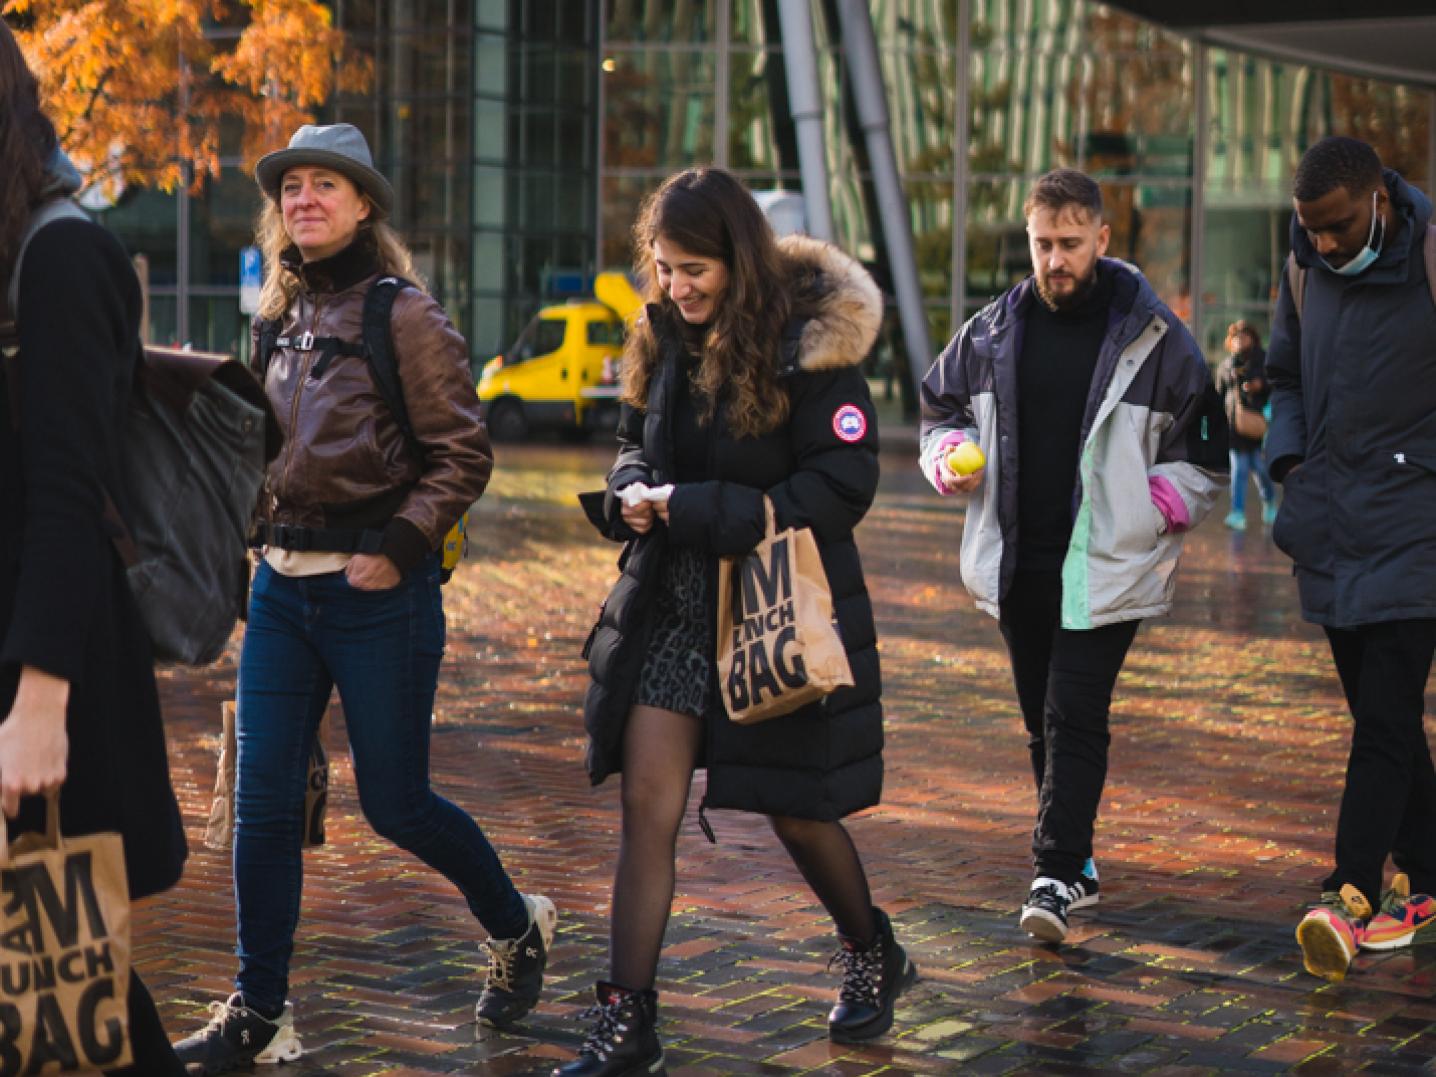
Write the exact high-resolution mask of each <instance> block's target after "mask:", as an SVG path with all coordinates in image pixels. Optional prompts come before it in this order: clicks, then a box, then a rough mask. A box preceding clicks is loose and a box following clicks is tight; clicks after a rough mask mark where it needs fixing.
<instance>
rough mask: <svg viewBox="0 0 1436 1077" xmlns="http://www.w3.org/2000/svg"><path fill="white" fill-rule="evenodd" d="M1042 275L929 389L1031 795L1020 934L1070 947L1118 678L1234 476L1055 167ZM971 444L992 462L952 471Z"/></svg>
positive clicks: (1037, 210)
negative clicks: (1024, 737) (995, 629)
mask: <svg viewBox="0 0 1436 1077" xmlns="http://www.w3.org/2000/svg"><path fill="white" fill-rule="evenodd" d="M1024 212H1025V215H1026V217H1027V233H1028V240H1029V246H1030V249H1031V254H1032V266H1033V276H1032V277H1029V278H1027V279H1026V280H1024V281H1022V283H1020V284H1018V285H1017V286H1015V287H1014V288H1012V289H1010V290H1009V291H1008V292H1007V293H1005V294H1004V295H1002V296H1000V297H998V298H997V299H996V300H995V301H994V302H992V303H990V304H989V305H988V306H987V307H985V308H984V309H983V310H981V311H979V312H978V313H977V315H976V316H974V317H973V318H972V319H971V320H970V321H969V322H968V323H967V324H966V325H964V326H963V327H962V329H961V331H960V332H959V333H958V334H957V336H956V337H955V338H954V339H953V341H952V342H951V343H950V344H949V345H948V346H947V348H946V350H944V351H943V353H942V354H941V355H940V356H939V357H938V358H937V361H936V362H935V363H933V365H932V368H931V369H930V370H929V371H928V373H927V376H926V377H925V378H924V379H923V384H922V458H921V467H922V470H923V474H924V475H926V476H927V478H928V480H929V481H930V482H932V484H933V486H934V487H936V488H937V490H938V492H939V493H941V494H944V495H951V494H967V495H971V496H970V499H969V501H968V505H967V515H966V518H965V520H964V523H963V532H962V552H961V570H962V582H963V584H964V585H965V586H966V587H967V589H968V591H970V592H971V593H972V595H973V597H974V598H975V599H976V600H977V604H978V606H979V607H980V608H982V609H983V610H985V611H986V612H988V613H990V614H992V615H993V616H995V617H997V618H998V623H999V626H1000V629H1001V631H1002V636H1003V639H1004V640H1005V641H1006V643H1007V649H1008V653H1009V656H1010V658H1011V661H1012V674H1013V679H1014V681H1015V682H1016V687H1017V698H1018V702H1019V705H1020V706H1021V710H1022V719H1023V723H1024V725H1025V726H1026V728H1027V733H1028V748H1029V751H1030V752H1031V756H1032V772H1033V778H1034V780H1035V781H1036V785H1037V791H1038V811H1037V826H1036V829H1035V830H1034V831H1033V841H1032V853H1033V860H1034V868H1035V878H1034V880H1033V883H1032V887H1031V890H1030V892H1029V894H1028V897H1027V901H1026V903H1025V904H1024V906H1023V909H1022V917H1021V924H1022V927H1023V928H1024V929H1025V930H1026V931H1027V932H1028V933H1029V934H1031V935H1033V936H1034V937H1036V938H1039V939H1042V940H1044V941H1047V942H1061V941H1063V940H1064V939H1065V938H1066V936H1067V914H1068V913H1069V911H1071V910H1072V909H1074V908H1082V907H1084V906H1088V905H1092V904H1095V903H1096V900H1097V888H1098V883H1097V870H1096V866H1095V864H1094V863H1093V861H1092V831H1093V826H1094V824H1095V821H1096V817H1097V807H1098V804H1099V802H1100V801H1101V798H1102V787H1103V785H1104V783H1105V781H1106V777H1107V747H1108V743H1109V741H1110V736H1109V733H1108V713H1109V711H1110V709H1111V702H1112V686H1113V684H1114V683H1115V682H1116V679H1117V674H1118V673H1119V672H1120V670H1121V668H1122V663H1123V661H1124V660H1125V658H1126V655H1127V650H1128V648H1129V647H1130V646H1131V644H1132V640H1133V638H1134V637H1135V636H1136V633H1137V626H1138V625H1139V624H1140V622H1141V621H1142V620H1143V619H1144V618H1147V617H1154V616H1159V615H1161V614H1164V613H1166V612H1167V611H1168V609H1169V608H1170V606H1171V601H1172V593H1173V590H1174V587H1175V582H1176V581H1175V573H1176V567H1177V559H1178V557H1179V556H1180V554H1181V550H1182V534H1183V532H1185V531H1187V530H1188V529H1190V528H1191V527H1193V526H1195V525H1196V524H1197V523H1198V522H1200V520H1201V519H1202V518H1203V517H1204V516H1205V515H1206V514H1207V512H1208V511H1210V509H1211V507H1212V505H1213V504H1214V502H1215V501H1216V498H1217V495H1218V493H1219V492H1220V490H1221V488H1222V487H1223V486H1225V485H1226V483H1227V472H1228V468H1229V464H1228V458H1227V452H1226V445H1227V431H1226V420H1225V417H1224V415H1223V413H1222V406H1221V399H1220V397H1219V396H1218V395H1217V393H1216V390H1215V388H1214V387H1213V385H1212V379H1211V375H1210V373H1209V372H1208V370H1207V366H1206V362H1205V360H1204V359H1203V357H1202V353H1201V351H1200V349H1199V348H1198V347H1197V344H1196V341H1194V340H1193V339H1192V336H1191V334H1190V333H1189V332H1188V331H1187V329H1186V327H1185V326H1184V325H1183V324H1182V322H1181V321H1180V320H1179V319H1178V318H1177V317H1176V315H1174V314H1173V313H1172V312H1171V310H1169V309H1168V308H1167V306H1166V305H1165V304H1163V303H1162V302H1161V300H1159V299H1158V298H1157V296H1156V294H1155V293H1154V292H1153V291H1152V289H1151V287H1150V286H1149V285H1148V284H1147V282H1146V280H1145V279H1144V278H1143V277H1142V275H1141V274H1140V273H1139V272H1138V271H1137V270H1136V269H1134V268H1133V267H1132V266H1129V265H1127V264H1126V263H1124V262H1120V261H1117V260H1115V259H1109V258H1104V257H1103V254H1104V253H1105V252H1106V249H1107V243H1108V240H1109V239H1110V235H1111V231H1110V228H1109V226H1108V225H1107V224H1106V222H1105V221H1104V220H1103V217H1102V195H1101V192H1100V190H1099V189H1098V187H1097V184H1096V183H1095V182H1093V181H1092V179H1091V178H1090V177H1088V176H1086V175H1084V174H1083V173H1081V172H1077V171H1074V170H1072V169H1058V170H1056V171H1054V172H1049V173H1048V174H1047V175H1045V176H1043V177H1042V178H1041V179H1039V180H1038V181H1037V183H1036V184H1035V186H1034V187H1033V189H1032V191H1031V193H1030V194H1029V195H1028V197H1027V201H1026V204H1025V206H1024ZM964 441H975V442H977V444H978V446H979V447H980V448H981V449H982V450H983V451H984V453H985V454H986V464H985V466H984V467H982V468H980V469H979V470H977V471H975V472H972V473H970V474H968V475H965V476H959V475H956V474H954V472H953V470H952V469H950V468H949V466H948V463H947V457H948V454H949V453H951V452H952V451H953V448H954V447H955V446H956V445H958V444H960V443H962V442H964Z"/></svg>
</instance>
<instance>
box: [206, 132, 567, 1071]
mask: <svg viewBox="0 0 1436 1077" xmlns="http://www.w3.org/2000/svg"><path fill="white" fill-rule="evenodd" d="M255 176H256V179H257V180H258V182H259V186H260V189H261V190H262V191H263V193H264V195H265V204H264V208H263V211H262V215H261V218H260V224H259V237H258V245H259V247H260V249H261V250H262V251H263V253H264V255H265V258H266V264H267V276H266V279H265V283H264V288H263V291H262V293H261V297H260V315H261V319H271V318H272V319H279V321H280V325H279V335H278V336H277V338H276V342H275V348H274V350H273V352H272V354H268V355H266V354H262V352H264V351H265V350H266V349H265V348H264V347H262V345H261V340H262V324H261V321H260V320H256V324H255V326H254V334H253V335H254V344H255V363H256V366H257V368H258V372H259V373H260V375H261V377H263V379H264V386H265V391H266V392H267V393H268V395H269V399H270V401H271V402H272V404H273V405H274V410H275V413H276V414H277V415H278V416H279V417H280V423H281V425H282V426H283V428H284V434H285V444H284V450H283V451H282V452H281V454H280V455H279V457H278V458H277V459H276V460H275V461H274V463H273V464H272V465H271V467H270V471H269V475H268V481H267V506H266V509H265V512H264V513H263V515H264V519H265V522H264V524H263V525H262V527H261V537H262V539H263V540H264V542H265V543H266V549H265V551H264V556H263V560H262V562H261V563H260V565H259V568H258V571H257V572H256V574H255V579H254V587H253V592H252V595H251V599H250V607H249V618H248V624H247V627H246V630H245V634H244V648H243V651H242V653H241V656H240V663H239V686H238V709H237V718H236V721H237V727H236V733H237V742H238V763H237V769H236V788H235V816H236V819H235V833H234V883H235V897H236V905H237V908H236V913H237V919H238V935H239V960H240V967H239V974H238V977H237V978H236V980H235V988H236V991H235V993H234V994H233V995H231V996H230V997H229V999H228V1000H227V1001H226V1002H216V1003H214V1004H213V1005H212V1007H211V1009H212V1010H213V1019H212V1020H211V1021H210V1022H209V1024H208V1025H207V1026H206V1027H205V1028H204V1029H203V1030H201V1031H200V1032H199V1033H197V1034H195V1035H194V1036H191V1037H189V1038H188V1039H186V1040H184V1041H183V1042H182V1043H180V1044H179V1045H178V1050H179V1053H180V1055H181V1057H182V1058H184V1059H185V1060H186V1062H188V1063H191V1068H192V1072H193V1073H196V1074H217V1073H227V1072H230V1071H232V1070H235V1069H241V1068H247V1067H248V1066H249V1065H250V1063H252V1062H275V1061H284V1060H292V1059H295V1058H298V1057H299V1056H300V1054H301V1053H302V1049H301V1046H300V1042H299V1039H298V1037H297V1036H296V1034H295V1031H294V1015H293V1007H292V1005H291V1004H290V1003H289V1002H288V1001H287V996H288V992H289V965H290V958H291V955H292V952H293V948H294V932H295V929H296V927H297V926H298V922H299V903H300V889H301V885H302V879H303V866H302V863H301V859H300V847H301V843H302V838H303V819H304V788H305V777H306V773H307V763H308V759H309V755H310V749H311V745H312V742H313V739H314V736H315V731H316V729H317V727H318V725H319V720H320V718H321V717H323V714H324V711H325V708H326V707H327V706H328V703H329V697H330V694H331V692H332V690H333V689H334V688H335V687H337V688H338V689H339V696H340V699H341V701H342V703H343V706H344V718H345V726H346V729H347V730H348V734H349V745H350V751H351V754H352V756H353V759H354V777H355V782H356V784H357V785H358V789H359V802H360V805H361V806H362V807H363V809H364V815H365V817H366V818H367V819H368V820H369V822H370V824H371V825H372V826H373V827H374V829H375V830H376V831H377V832H378V833H379V834H380V835H382V836H383V837H386V838H388V839H389V840H391V841H393V842H394V843H395V844H397V845H399V846H400V847H401V848H403V849H406V850H407V851H409V852H411V853H413V854H414V855H415V856H417V857H418V858H419V859H420V860H422V861H424V863H426V864H428V865H429V866H430V867H432V868H434V869H435V870H436V871H438V872H440V873H441V874H443V875H444V876H445V877H446V878H447V879H449V881H450V882H452V883H453V884H454V885H455V886H456V887H457V888H458V889H459V891H460V892H461V893H462V894H463V895H464V898H465V899H466V900H467V901H468V904H469V908H470V910H471V911H472V912H473V914H474V916H475V918H476V919H477V920H478V921H479V922H480V923H481V924H482V925H483V927H484V929H485V930H486V931H487V932H488V934H489V941H488V943H487V946H488V950H489V958H490V960H489V976H488V982H487V984H486V986H485V988H484V991H483V994H482V996H481V997H480V999H479V1003H478V1007H477V1019H478V1020H479V1021H480V1022H482V1023H484V1024H489V1025H493V1026H496V1027H500V1028H503V1027H508V1026H509V1025H511V1024H513V1022H515V1021H517V1020H518V1019H519V1018H521V1017H522V1016H524V1015H525V1014H526V1013H528V1011H529V1010H531V1009H532V1008H533V1006H534V1005H535V1004H536V1003H537V1001H538V996H539V990H540V987H541V986H542V982H543V970H544V965H545V962H546V960H547V955H548V949H549V946H550V945H551V943H552V939H553V931H554V923H555V913H554V908H553V904H552V903H551V902H550V901H549V900H548V899H547V898H545V897H541V896H528V897H525V896H523V895H521V894H520V893H519V892H518V891H517V890H516V889H515V888H514V884H513V882H512V881H511V880H510V878H509V876H508V874H507V873H506V872H505V870H504V867H503V865H502V864H501V863H500V861H499V857H498V855H497V854H496V853H495V851H494V849H493V848H492V846H490V844H489V842H488V840H487V839H486V838H485V836H484V834H483V832H482V831H481V830H480V829H479V827H478V825H477V824H476V823H475V822H474V820H473V819H472V818H470V817H469V816H468V815H467V814H466V813H465V812H464V811H462V810H461V809H460V808H458V807H456V806H455V805H453V804H451V803H450V802H449V801H447V800H445V799H443V798H442V797H439V796H438V795H436V794H435V793H434V792H433V791H432V790H431V789H430V787H429V737H430V728H431V723H432V715H433V703H434V693H435V689H436V686H437V683H438V676H439V662H440V659H441V658H442V656H443V652H444V610H443V603H442V599H441V597H440V592H439V570H440V564H439V554H438V552H437V551H438V549H439V545H440V541H441V540H442V538H443V536H444V534H445V532H447V531H448V530H449V528H450V527H452V526H453V524H454V523H455V521H456V520H458V518H459V516H460V515H461V514H462V513H463V512H464V511H465V510H467V509H468V507H469V506H470V505H471V504H472V503H473V502H474V500H475V499H476V498H478V496H479V495H480V494H481V493H483V490H484V487H485V485H486V484H487V483H488V479H489V473H490V471H491V469H492V467H493V458H492V456H491V454H490V450H489V440H488V435H487V434H486V433H485V431H484V427H483V424H482V422H481V421H480V419H479V409H478V400H477V398H476V397H475V395H474V387H473V383H472V379H471V376H470V372H469V359H468V348H467V347H466V345H465V343H464V340H463V338H462V337H461V336H459V334H458V332H457V331H456V330H455V329H454V327H453V325H452V324H450V322H449V319H448V318H447V316H445V314H444V312H443V310H442V309H441V308H440V307H439V305H438V304H437V303H436V302H435V301H434V300H433V299H432V298H431V297H430V296H429V295H428V294H427V293H426V292H425V291H424V290H423V289H422V287H418V286H416V287H406V288H403V289H401V290H400V291H399V292H398V294H397V295H395V296H394V299H393V309H392V314H391V320H390V330H391V339H392V343H393V353H394V358H395V360H396V366H397V369H398V378H399V381H400V383H401V388H402V397H403V401H404V404H405V407H406V410H407V412H408V422H409V425H410V426H411V427H412V434H413V441H414V442H416V444H411V442H410V439H409V437H408V436H407V432H406V431H405V430H404V429H402V427H401V425H400V423H399V421H398V420H397V418H396V416H395V415H394V414H393V412H392V411H391V409H390V407H389V406H388V405H387V404H386V402H385V400H386V397H385V395H384V393H383V392H382V391H381V389H380V387H379V384H378V382H377V380H376V365H375V360H374V357H373V356H371V355H368V354H367V353H366V350H365V349H364V348H363V347H361V346H358V344H359V342H360V341H361V338H362V333H361V328H362V320H363V315H364V310H365V298H366V296H367V295H368V293H369V291H370V289H371V288H372V287H374V286H375V282H376V281H378V280H379V279H380V278H383V277H388V276H393V277H400V278H406V279H408V280H410V281H416V277H415V274H414V267H413V263H412V260H411V258H410V255H409V251H408V249H407V248H406V247H405V246H404V243H403V241H402V240H401V239H400V237H399V236H398V234H397V233H396V232H395V231H394V230H393V229H392V228H391V227H390V226H389V225H388V224H387V223H386V220H385V218H387V216H388V214H389V210H390V208H391V203H392V200H393V192H392V190H391V189H390V186H389V183H388V181H386V180H385V179H384V177H383V176H382V175H380V174H379V173H378V172H377V171H375V169H374V167H373V165H372V163H371V157H370V154H369V147H368V144H367V143H366V142H365V140H364V136H363V135H362V134H360V132H359V131H358V130H357V129H356V128H354V127H352V126H350V125H348V124H336V125H334V126H330V127H311V126H305V127H301V128H300V129H299V130H298V131H297V132H296V133H295V134H294V137H293V138H292V139H291V140H290V143H289V147H288V148H287V149H283V150H279V151H276V152H274V153H271V154H269V155H267V156H265V157H264V158H262V159H261V160H260V162H259V166H258V168H257V169H256V171H255Z"/></svg>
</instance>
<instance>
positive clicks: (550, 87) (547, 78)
mask: <svg viewBox="0 0 1436 1077" xmlns="http://www.w3.org/2000/svg"><path fill="white" fill-rule="evenodd" d="M511 55H514V58H515V60H516V63H515V65H514V72H513V73H514V76H515V78H516V79H517V80H518V85H517V86H516V87H515V93H514V96H515V97H517V98H519V99H520V100H523V101H529V102H532V103H535V104H539V103H543V104H548V103H552V102H553V101H554V100H555V99H556V93H557V89H558V54H557V53H555V52H554V51H553V49H550V48H525V49H521V50H519V51H518V52H517V53H516V54H511Z"/></svg>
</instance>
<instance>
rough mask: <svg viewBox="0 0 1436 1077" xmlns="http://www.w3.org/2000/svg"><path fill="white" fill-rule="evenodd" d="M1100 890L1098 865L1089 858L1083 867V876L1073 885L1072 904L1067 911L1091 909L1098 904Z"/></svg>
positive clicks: (1078, 877)
mask: <svg viewBox="0 0 1436 1077" xmlns="http://www.w3.org/2000/svg"><path fill="white" fill-rule="evenodd" d="M1100 890H1101V886H1100V884H1099V883H1098V882H1097V865H1096V863H1095V862H1094V861H1093V860H1092V858H1091V857H1090V856H1089V857H1088V858H1087V863H1085V864H1083V865H1082V874H1081V875H1079V876H1077V881H1076V882H1075V883H1073V884H1072V904H1071V905H1069V906H1068V907H1067V911H1068V912H1076V911H1077V910H1078V909H1088V908H1091V907H1092V906H1093V905H1095V904H1097V899H1098V895H1099V891H1100Z"/></svg>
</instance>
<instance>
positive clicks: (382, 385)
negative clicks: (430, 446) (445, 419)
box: [361, 277, 423, 457]
mask: <svg viewBox="0 0 1436 1077" xmlns="http://www.w3.org/2000/svg"><path fill="white" fill-rule="evenodd" d="M412 287H414V285H413V284H412V283H411V282H410V281H407V280H405V279H404V278H403V277H380V278H379V279H378V280H376V281H375V282H374V283H373V284H372V285H371V286H370V288H369V291H368V293H367V294H366V295H365V296H364V315H363V322H362V323H361V324H362V330H361V340H362V342H363V345H364V356H365V358H366V359H367V360H368V361H369V368H370V370H372V371H373V374H374V384H375V386H376V387H377V388H378V390H379V395H380V396H382V397H383V398H384V403H385V404H387V405H388V407H389V411H390V412H391V413H392V414H393V416H394V421H395V422H396V423H398V424H399V430H400V432H401V433H402V434H403V435H404V440H405V441H407V442H408V443H409V445H410V446H411V447H412V448H413V449H414V450H415V451H416V452H418V453H419V455H420V456H421V457H422V456H423V449H422V448H421V447H420V445H419V439H418V437H417V436H416V435H415V434H414V427H413V425H412V424H410V422H409V409H408V407H407V406H406V405H405V403H404V387H403V384H402V383H401V382H400V380H399V363H398V360H397V358H396V357H395V355H394V335H393V333H392V331H391V321H392V317H393V313H394V300H395V299H396V298H398V295H399V293H400V292H401V291H403V290H404V289H405V288H412Z"/></svg>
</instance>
